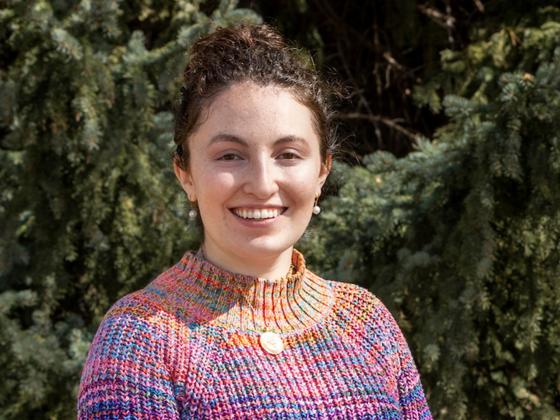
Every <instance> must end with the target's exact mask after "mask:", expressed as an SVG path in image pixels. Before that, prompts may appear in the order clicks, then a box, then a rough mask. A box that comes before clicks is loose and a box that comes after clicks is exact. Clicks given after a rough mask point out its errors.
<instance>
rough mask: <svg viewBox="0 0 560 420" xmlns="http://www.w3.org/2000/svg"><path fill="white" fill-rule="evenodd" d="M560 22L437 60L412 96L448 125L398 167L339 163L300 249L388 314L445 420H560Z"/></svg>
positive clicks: (500, 33)
mask: <svg viewBox="0 0 560 420" xmlns="http://www.w3.org/2000/svg"><path fill="white" fill-rule="evenodd" d="M558 17H560V9H554V8H547V9H540V10H536V11H535V12H534V13H533V15H532V16H523V17H522V18H521V19H520V20H519V22H517V25H516V26H512V27H508V28H497V29H496V31H495V32H492V33H488V32H484V31H483V30H479V29H477V28H475V31H478V32H475V36H476V37H477V38H476V40H475V41H474V42H473V43H472V44H471V45H469V46H468V47H467V48H466V49H464V50H462V51H446V52H444V53H442V69H443V70H442V72H441V74H440V75H438V76H437V77H436V79H434V80H430V81H428V82H427V83H426V84H425V85H423V87H422V88H421V89H419V90H418V97H419V98H423V99H424V103H425V104H428V105H430V106H431V107H432V109H433V110H434V111H437V110H438V106H439V105H437V104H438V103H441V106H442V109H444V110H445V112H446V114H447V116H448V117H449V123H448V124H446V125H444V126H443V127H441V128H440V129H439V130H438V132H437V134H436V136H435V138H434V139H433V141H432V142H429V141H427V140H420V141H418V143H417V148H416V151H415V152H414V153H411V154H409V155H408V156H407V157H405V158H402V159H396V158H395V157H394V156H393V155H391V154H388V153H385V152H378V153H374V154H372V155H370V156H368V157H366V158H365V159H364V165H363V166H359V167H354V168H350V167H347V166H344V165H339V167H338V168H337V169H336V171H335V173H334V175H335V176H338V178H339V181H340V187H339V194H338V195H337V196H335V197H331V198H330V199H329V200H327V201H326V202H325V203H324V207H325V211H324V212H323V213H321V218H320V220H319V221H318V223H317V226H316V230H315V232H314V234H313V235H311V236H310V237H309V238H307V242H306V247H307V248H309V250H308V251H307V253H308V254H309V255H310V256H311V257H312V259H313V263H314V264H315V265H316V266H317V267H321V269H322V270H324V271H325V272H330V273H331V274H332V275H333V276H335V277H338V278H340V279H349V280H352V281H359V282H360V283H362V284H363V285H366V286H368V287H370V289H371V290H372V291H373V292H374V293H376V294H378V295H379V296H380V297H381V298H382V299H383V300H384V301H385V302H386V303H387V304H388V305H389V306H390V307H391V309H392V311H393V313H394V314H395V315H396V316H397V318H398V319H399V322H400V325H401V326H402V327H403V329H404V330H405V334H406V335H407V337H408V339H409V342H410V344H411V345H412V348H413V352H414V355H415V358H416V360H417V362H418V365H419V367H420V368H421V371H422V374H423V375H422V379H423V383H424V384H425V386H426V388H427V390H428V396H429V401H430V404H431V408H432V410H433V414H434V416H436V417H437V418H449V419H467V418H468V419H471V418H475V419H476V418H479V419H486V418H518V419H520V418H539V419H540V418H542V419H550V418H558V417H559V416H560V375H559V372H560V322H559V321H558V320H559V319H560V282H559V281H558V279H559V278H560V249H559V247H558V244H559V243H560V182H559V180H560V47H558V45H560V44H559V43H558V40H560V25H559V24H558V23H557V20H558ZM434 86H438V88H437V89H433V87H434ZM442 93H443V95H442ZM444 95H445V96H444ZM442 96H443V100H441V98H442Z"/></svg>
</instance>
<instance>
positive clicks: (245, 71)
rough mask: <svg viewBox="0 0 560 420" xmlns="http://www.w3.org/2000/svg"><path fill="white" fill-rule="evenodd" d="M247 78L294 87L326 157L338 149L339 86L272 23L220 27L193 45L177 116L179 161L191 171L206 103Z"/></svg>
mask: <svg viewBox="0 0 560 420" xmlns="http://www.w3.org/2000/svg"><path fill="white" fill-rule="evenodd" d="M245 81H251V82H253V83H257V84H259V85H262V86H266V85H276V86H280V87H283V88H286V89H289V90H290V91H291V93H292V94H293V95H294V97H295V98H296V100H298V101H299V102H300V103H301V104H303V105H305V106H307V107H308V108H309V109H310V111H311V113H312V114H313V119H314V121H313V123H314V126H315V129H316V131H317V134H318V136H319V138H320V139H321V157H322V159H323V161H326V159H327V156H328V155H332V154H333V153H334V151H335V149H336V144H337V139H336V126H335V123H334V118H333V108H332V102H333V98H334V97H335V96H336V95H337V93H338V92H337V88H335V85H334V84H329V83H327V82H325V81H323V80H322V79H321V77H320V76H319V74H318V72H317V71H316V70H315V69H314V66H313V61H312V60H311V58H310V57H309V56H306V55H305V54H304V53H303V52H302V51H301V50H299V49H296V48H293V47H290V46H289V45H288V44H287V43H286V41H285V40H284V38H283V37H282V35H280V34H279V33H278V32H277V31H276V30H275V29H274V28H272V27H271V26H269V25H267V24H259V25H247V24H243V25H238V26H234V27H230V28H218V29H217V30H216V31H215V32H214V33H212V34H210V35H208V36H206V37H204V38H201V39H199V40H198V41H196V42H195V43H194V44H193V45H192V47H191V49H190V52H189V61H188V63H187V65H186V67H185V71H184V73H183V87H182V88H181V100H180V104H179V107H178V109H177V115H176V118H175V137H174V141H175V144H176V145H177V147H176V150H175V153H174V160H175V162H176V163H177V164H178V165H179V167H181V168H183V169H186V167H187V165H188V162H189V149H188V146H187V145H186V140H187V138H188V136H189V135H190V134H191V133H192V132H193V131H194V130H195V128H196V125H197V123H198V121H199V117H200V113H201V111H202V110H203V109H204V107H206V106H207V105H209V103H210V101H211V100H212V98H213V97H214V96H215V95H217V94H218V93H220V92H221V91H223V90H224V89H226V88H227V87H228V86H230V85H231V84H233V83H237V82H245Z"/></svg>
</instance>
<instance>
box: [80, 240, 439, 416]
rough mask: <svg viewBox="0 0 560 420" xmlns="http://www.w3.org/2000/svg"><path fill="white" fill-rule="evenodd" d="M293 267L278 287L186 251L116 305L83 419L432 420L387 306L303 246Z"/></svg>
mask: <svg viewBox="0 0 560 420" xmlns="http://www.w3.org/2000/svg"><path fill="white" fill-rule="evenodd" d="M293 265H294V270H293V272H292V273H291V274H290V275H287V276H286V277H283V278H281V279H278V280H275V281H270V280H267V279H263V278H257V277H251V276H246V275H239V274H233V273H231V272H228V271H225V270H223V269H220V268H218V267H217V266H215V265H213V264H212V263H210V262H208V261H207V260H205V259H204V257H203V255H202V254H201V253H200V252H199V253H192V252H187V253H186V254H185V256H184V257H183V258H182V259H181V261H180V262H179V263H177V264H176V265H175V266H173V267H172V268H170V269H169V270H167V271H166V272H164V273H163V274H161V275H160V276H159V277H157V278H156V279H155V280H153V281H152V282H151V283H150V284H149V285H148V286H147V287H145V288H144V289H142V290H139V291H137V292H134V293H131V294H129V295H127V296H125V297H124V298H122V299H120V300H119V301H118V302H117V303H115V304H114V305H113V306H112V307H111V309H110V310H109V312H108V313H107V314H106V316H105V318H104V319H103V322H102V323H101V325H100V326H99V329H98V331H97V333H96V335H95V338H94V340H93V343H92V345H91V348H90V350H89V354H88V357H87V361H86V363H85V366H84V368H83V371H82V379H81V383H80V389H79V397H78V418H80V419H90V418H98V419H116V418H119V419H120V418H127V419H144V418H153V419H243V418H259V419H261V418H262V419H296V418H297V419H299V418H324V419H332V418H344V419H347V418H356V419H431V414H430V411H429V408H428V405H427V403H426V399H425V397H424V392H423V389H422V385H421V382H420V378H419V376H418V371H417V369H416V367H415V364H414V361H413V358H412V356H411V354H410V350H409V348H408V346H407V343H406V341H405V339H404V337H403V335H402V333H401V331H400V329H399V327H398V326H397V324H396V322H395V320H394V319H393V317H392V316H391V314H390V313H389V311H388V310H387V308H386V307H385V306H384V305H383V304H382V303H381V302H380V301H379V299H377V298H376V297H375V296H374V295H373V294H371V293H370V292H369V291H367V290H366V289H364V288H362V287H359V286H356V285H352V284H347V283H342V282H336V281H329V280H324V279H322V278H320V277H319V276H317V275H315V274H313V273H312V272H310V271H309V270H306V268H305V262H304V259H303V257H302V255H301V254H300V253H299V252H297V251H294V253H293ZM264 332H267V334H264V335H263V333H264Z"/></svg>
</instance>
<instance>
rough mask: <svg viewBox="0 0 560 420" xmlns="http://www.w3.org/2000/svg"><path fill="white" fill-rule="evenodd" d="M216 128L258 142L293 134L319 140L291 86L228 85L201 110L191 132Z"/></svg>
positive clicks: (211, 131)
mask: <svg viewBox="0 0 560 420" xmlns="http://www.w3.org/2000/svg"><path fill="white" fill-rule="evenodd" d="M218 132H220V133H227V134H230V135H233V136H237V137H240V138H243V139H246V140H248V141H256V140H258V141H259V142H260V143H262V142H266V141H275V140H277V139H278V138H281V137H287V136H294V137H301V138H303V139H305V140H307V141H309V142H310V143H317V145H318V144H319V143H318V142H319V139H318V136H317V134H316V131H315V129H314V124H313V114H312V112H311V111H310V110H309V108H308V107H306V106H305V105H303V104H301V103H300V102H299V101H298V100H297V99H296V97H295V96H294V95H293V94H292V93H291V91H290V90H288V89H286V88H282V87H279V86H275V85H266V86H260V85H257V84H254V83H252V82H242V83H235V84H233V85H231V86H229V87H228V88H226V89H225V90H223V91H221V92H220V93H219V94H218V95H216V97H214V98H213V99H212V100H211V102H210V103H209V105H208V106H207V107H206V109H205V110H204V111H203V112H202V114H201V121H200V124H199V126H198V128H197V130H196V132H195V133H194V136H195V137H200V136H202V137H206V138H207V137H208V136H213V135H215V134H216V133H218Z"/></svg>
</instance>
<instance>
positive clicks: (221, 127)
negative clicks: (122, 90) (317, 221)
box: [175, 82, 330, 263]
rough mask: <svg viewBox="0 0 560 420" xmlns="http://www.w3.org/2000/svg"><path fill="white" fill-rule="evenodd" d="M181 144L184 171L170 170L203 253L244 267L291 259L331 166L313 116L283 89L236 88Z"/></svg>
mask: <svg viewBox="0 0 560 420" xmlns="http://www.w3.org/2000/svg"><path fill="white" fill-rule="evenodd" d="M187 146H188V148H189V152H190V157H189V162H188V169H187V170H186V171H184V170H181V169H180V168H178V167H177V166H176V167H175V172H176V174H177V177H178V179H179V180H180V182H181V185H182V186H183V188H184V189H185V191H186V192H187V194H188V196H189V198H190V199H191V200H193V201H194V200H195V201H196V202H197V204H198V208H199V211H200V216H201V218H202V222H203V225H204V249H205V252H206V253H207V254H211V255H212V256H214V258H218V259H220V258H223V259H227V260H237V261H244V262H246V263H250V262H251V261H252V260H253V261H263V259H264V260H270V259H271V258H276V257H278V256H279V255H280V254H282V253H287V252H289V253H290V254H291V251H292V246H293V245H294V243H295V242H296V241H297V240H298V239H299V238H300V237H301V236H302V234H303V233H304V231H305V229H306V227H307V225H308V224H309V220H310V218H311V214H312V210H313V205H314V200H315V197H316V196H318V195H319V194H320V192H321V187H322V185H323V183H324V182H325V179H326V177H327V175H328V172H329V169H330V158H329V160H328V162H326V163H324V162H322V161H321V153H320V140H319V137H318V135H317V133H316V131H315V129H314V127H313V120H312V113H311V111H310V110H309V109H308V108H307V107H306V106H304V105H302V104H300V103H299V102H298V101H297V100H296V99H295V98H294V97H293V96H292V94H291V93H290V92H289V91H288V90H286V89H283V88H280V87H277V86H274V85H269V86H259V85H256V84H254V83H251V82H243V83H235V84H233V85H231V86H230V87H228V88H227V89H226V90H224V91H223V92H221V93H220V94H218V96H216V97H215V98H214V99H213V100H212V101H211V103H210V105H209V106H208V108H207V109H206V110H203V112H202V113H201V116H200V121H199V125H198V126H197V128H196V130H195V131H194V132H193V133H192V134H191V135H190V136H189V139H188V145H187Z"/></svg>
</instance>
